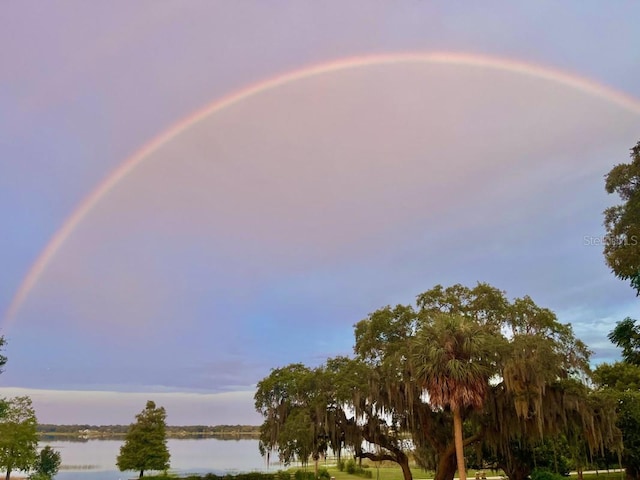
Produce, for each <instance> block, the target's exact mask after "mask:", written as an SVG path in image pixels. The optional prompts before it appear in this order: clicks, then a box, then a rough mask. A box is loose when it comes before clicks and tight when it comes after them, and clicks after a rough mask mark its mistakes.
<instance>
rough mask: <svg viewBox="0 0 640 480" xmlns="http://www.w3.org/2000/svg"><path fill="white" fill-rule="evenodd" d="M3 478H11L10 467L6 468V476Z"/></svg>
mask: <svg viewBox="0 0 640 480" xmlns="http://www.w3.org/2000/svg"><path fill="white" fill-rule="evenodd" d="M4 478H5V480H9V479H10V478H11V467H9V468H7V476H6V477H4Z"/></svg>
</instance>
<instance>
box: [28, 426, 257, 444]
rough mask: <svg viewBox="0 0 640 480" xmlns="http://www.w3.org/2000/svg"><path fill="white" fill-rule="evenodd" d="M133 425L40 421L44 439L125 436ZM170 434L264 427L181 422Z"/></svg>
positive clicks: (234, 433)
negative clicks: (59, 423) (50, 422)
mask: <svg viewBox="0 0 640 480" xmlns="http://www.w3.org/2000/svg"><path fill="white" fill-rule="evenodd" d="M129 427H130V426H129V425H53V424H41V425H38V429H37V430H38V434H39V436H40V438H41V439H47V440H77V441H85V440H90V439H117V438H124V436H125V435H126V434H127V431H128V430H129ZM166 432H167V438H174V439H175V438H191V439H194V438H196V439H197V438H219V439H229V440H232V439H257V438H259V436H260V427H259V426H256V425H215V426H206V425H180V426H167V429H166Z"/></svg>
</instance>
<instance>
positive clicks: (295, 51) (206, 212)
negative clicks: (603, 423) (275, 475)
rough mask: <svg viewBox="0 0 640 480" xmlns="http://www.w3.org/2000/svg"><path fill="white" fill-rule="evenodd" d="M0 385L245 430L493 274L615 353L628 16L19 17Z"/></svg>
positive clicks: (180, 8)
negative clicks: (278, 396) (421, 297)
mask: <svg viewBox="0 0 640 480" xmlns="http://www.w3.org/2000/svg"><path fill="white" fill-rule="evenodd" d="M3 11H4V18H5V19H8V20H9V21H6V22H4V24H5V25H4V26H3V28H2V29H1V30H0V64H1V65H2V69H0V221H1V222H2V227H3V228H2V230H3V235H1V236H0V265H2V274H1V275H0V312H3V314H2V317H1V318H0V334H2V335H4V337H5V338H6V340H7V346H6V348H5V354H6V355H7V357H8V358H9V362H8V363H7V365H6V368H5V371H4V372H3V373H2V374H1V375H0V395H4V396H7V397H9V396H14V395H23V394H27V395H30V396H31V397H32V399H33V401H34V406H35V408H36V412H37V415H38V419H39V421H40V422H42V423H58V424H73V423H89V424H116V423H118V424H126V423H130V422H131V421H133V417H134V415H135V414H136V413H137V412H139V411H140V410H142V409H143V408H144V405H145V402H146V400H147V399H152V400H154V401H156V403H158V404H160V405H163V406H165V408H166V409H167V414H168V423H170V424H173V425H185V424H206V425H215V424H254V425H257V424H259V423H260V422H261V418H260V416H259V415H258V414H257V413H256V412H255V411H254V407H253V394H254V391H255V386H256V383H257V382H258V381H259V380H260V379H262V378H264V377H265V376H266V375H268V374H269V372H270V370H271V369H272V368H275V367H280V366H284V365H287V364H289V363H293V362H302V363H304V364H307V365H310V366H315V365H318V364H320V363H322V362H323V361H324V360H326V359H327V358H328V357H332V356H336V355H348V354H350V353H351V352H352V347H353V325H354V324H355V323H356V322H358V321H359V320H361V319H363V318H365V317H366V316H367V314H369V313H370V312H373V311H374V310H376V309H378V308H380V307H383V306H385V305H393V304H397V303H405V304H406V303H412V302H413V301H414V299H415V296H416V295H417V294H419V293H421V292H423V291H425V290H428V289H430V288H432V287H433V286H435V285H437V284H442V285H444V286H448V285H452V284H455V283H462V284H464V285H467V286H473V285H475V284H476V283H477V282H488V283H490V284H492V285H493V286H495V287H498V288H500V289H502V290H504V291H505V292H506V294H507V296H508V297H509V298H515V297H521V296H524V295H529V296H531V297H532V298H533V300H534V301H535V302H536V303H538V304H539V305H541V306H544V307H548V308H551V309H552V310H553V311H555V312H556V314H557V315H558V318H559V320H560V321H562V322H570V323H571V324H572V325H573V328H574V331H575V333H576V335H577V336H578V337H579V338H581V339H582V340H583V341H585V343H587V345H588V346H589V347H590V348H591V349H592V350H593V352H594V354H593V357H592V359H593V363H594V364H597V363H600V362H604V361H613V360H615V359H617V358H619V352H618V351H617V350H616V349H615V348H614V347H613V346H612V345H611V344H610V342H609V341H608V340H607V333H608V332H609V331H611V330H612V328H613V327H614V326H615V322H616V321H619V320H621V319H623V318H624V317H627V316H631V317H637V302H638V300H637V298H636V297H635V294H634V292H633V291H632V289H631V288H630V287H629V286H628V285H627V284H625V283H624V282H622V281H620V280H618V279H616V278H615V277H614V276H613V274H612V273H611V272H610V271H609V269H608V268H607V266H606V264H605V263H604V259H603V256H602V237H603V235H604V227H603V226H602V211H603V210H604V209H605V208H606V207H607V206H610V205H613V204H615V203H616V202H617V201H618V199H617V198H615V197H613V196H609V195H607V194H606V192H605V191H604V175H605V174H606V173H607V172H608V171H609V170H610V169H611V167H612V166H613V165H615V164H618V163H624V162H627V161H629V150H630V148H631V147H632V146H633V145H635V144H636V142H637V141H638V140H640V61H639V60H640V31H638V29H637V24H636V22H635V19H636V18H638V17H639V16H640V5H639V4H638V3H637V2H631V1H629V2H624V1H620V2H615V3H608V4H606V5H605V4H603V3H602V2H596V1H585V0H580V1H567V2H562V3H558V2H546V1H539V2H497V1H496V2H483V3H482V4H479V3H463V2H445V1H441V2H438V1H434V2H427V1H417V0H407V1H404V2H391V1H370V0H367V1H355V0H354V1H349V2H342V1H328V2H312V1H298V0H295V1H294V0H281V1H279V0H273V1H270V2H263V1H249V0H247V1H243V2H236V1H231V0H219V1H195V0H192V1H185V2H177V1H162V0H153V1H152V0H142V1H138V2H125V1H116V2H109V3H107V2H83V1H72V0H69V1H52V2H32V1H25V2H22V1H21V2H18V1H14V2H9V3H7V4H6V5H4V9H3Z"/></svg>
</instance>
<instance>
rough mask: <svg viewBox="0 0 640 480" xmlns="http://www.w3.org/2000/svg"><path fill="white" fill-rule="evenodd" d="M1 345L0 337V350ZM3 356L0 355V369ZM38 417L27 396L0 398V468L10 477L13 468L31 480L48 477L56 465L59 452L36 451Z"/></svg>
mask: <svg viewBox="0 0 640 480" xmlns="http://www.w3.org/2000/svg"><path fill="white" fill-rule="evenodd" d="M4 346H5V339H4V337H0V349H2V348H3V347H4ZM6 363H7V357H6V356H4V355H2V354H0V372H1V371H2V368H3V367H4V365H5V364H6ZM37 425H38V420H37V418H36V412H35V409H34V408H33V403H32V402H31V398H29V397H28V396H21V397H15V398H10V399H0V469H2V470H4V471H5V472H6V475H5V479H6V480H9V479H10V478H11V473H12V472H13V471H15V470H22V471H24V472H31V473H30V475H29V478H30V479H32V480H49V479H51V478H53V476H54V475H55V474H56V473H58V469H59V468H60V463H61V457H60V452H57V451H55V450H53V449H52V448H51V447H49V446H46V447H44V448H43V449H42V450H40V452H38V433H37Z"/></svg>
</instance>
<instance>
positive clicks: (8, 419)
mask: <svg viewBox="0 0 640 480" xmlns="http://www.w3.org/2000/svg"><path fill="white" fill-rule="evenodd" d="M5 402H6V409H5V411H4V415H3V416H2V418H1V419H0V468H2V469H4V470H5V471H6V472H7V473H6V477H5V478H6V480H9V479H10V478H11V472H13V471H14V470H24V471H29V470H31V469H32V468H33V466H34V464H35V462H36V458H37V455H38V450H37V447H38V433H37V430H36V428H37V425H38V421H37V419H36V413H35V410H34V409H33V405H32V402H31V399H30V398H29V397H26V396H23V397H15V398H12V399H9V400H6V401H5Z"/></svg>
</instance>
